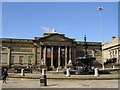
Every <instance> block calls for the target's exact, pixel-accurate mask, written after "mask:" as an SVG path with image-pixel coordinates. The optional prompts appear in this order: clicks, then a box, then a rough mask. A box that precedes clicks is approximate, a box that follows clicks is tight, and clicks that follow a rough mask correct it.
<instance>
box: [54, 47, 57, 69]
mask: <svg viewBox="0 0 120 90" xmlns="http://www.w3.org/2000/svg"><path fill="white" fill-rule="evenodd" d="M53 66H54V67H55V68H57V67H58V47H57V46H55V47H53Z"/></svg>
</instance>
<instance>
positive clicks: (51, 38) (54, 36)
mask: <svg viewBox="0 0 120 90" xmlns="http://www.w3.org/2000/svg"><path fill="white" fill-rule="evenodd" d="M39 40H44V41H73V39H70V38H68V37H65V36H64V35H62V34H51V35H48V36H45V37H42V38H40V39H39Z"/></svg>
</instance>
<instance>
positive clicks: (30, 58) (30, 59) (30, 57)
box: [28, 56, 32, 64]
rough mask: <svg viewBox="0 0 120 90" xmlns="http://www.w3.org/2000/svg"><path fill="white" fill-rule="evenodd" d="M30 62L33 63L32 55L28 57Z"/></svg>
mask: <svg viewBox="0 0 120 90" xmlns="http://www.w3.org/2000/svg"><path fill="white" fill-rule="evenodd" d="M28 63H29V64H31V63H32V56H29V57H28Z"/></svg>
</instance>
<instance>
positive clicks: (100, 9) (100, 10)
mask: <svg viewBox="0 0 120 90" xmlns="http://www.w3.org/2000/svg"><path fill="white" fill-rule="evenodd" d="M97 10H98V11H99V12H100V13H99V15H100V31H101V42H102V43H103V26H102V10H104V8H103V7H98V8H97ZM103 59H104V58H103V47H102V68H103V70H104V60H103Z"/></svg>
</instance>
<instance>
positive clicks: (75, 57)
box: [74, 48, 76, 60]
mask: <svg viewBox="0 0 120 90" xmlns="http://www.w3.org/2000/svg"><path fill="white" fill-rule="evenodd" d="M75 59H76V48H74V60H75Z"/></svg>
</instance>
